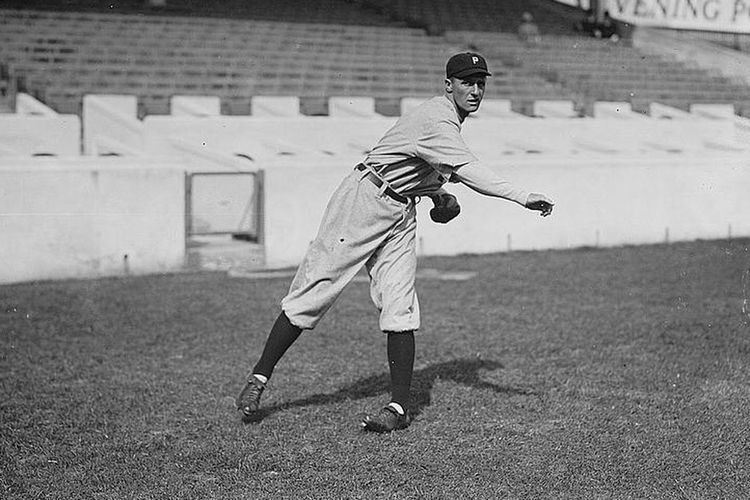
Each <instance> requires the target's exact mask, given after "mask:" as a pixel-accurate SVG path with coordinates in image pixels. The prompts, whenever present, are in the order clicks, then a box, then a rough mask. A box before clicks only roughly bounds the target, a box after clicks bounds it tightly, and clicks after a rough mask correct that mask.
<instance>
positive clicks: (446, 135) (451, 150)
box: [416, 120, 478, 178]
mask: <svg viewBox="0 0 750 500" xmlns="http://www.w3.org/2000/svg"><path fill="white" fill-rule="evenodd" d="M416 153H417V156H419V157H420V158H422V159H423V160H424V161H426V162H427V163H428V164H429V165H430V166H431V167H433V168H434V169H435V170H437V171H438V172H439V173H440V174H442V175H444V176H445V177H446V178H450V177H451V175H452V174H453V172H454V171H455V169H456V168H458V167H461V166H462V165H466V164H467V163H471V162H476V161H478V159H477V157H476V156H474V154H473V153H472V152H471V150H469V147H468V146H467V145H466V143H465V142H464V139H463V137H461V131H460V129H459V127H458V125H457V124H455V123H451V122H450V121H447V120H439V121H437V122H435V123H429V124H426V127H425V129H424V130H423V133H422V134H421V135H420V137H419V138H418V139H417V141H416Z"/></svg>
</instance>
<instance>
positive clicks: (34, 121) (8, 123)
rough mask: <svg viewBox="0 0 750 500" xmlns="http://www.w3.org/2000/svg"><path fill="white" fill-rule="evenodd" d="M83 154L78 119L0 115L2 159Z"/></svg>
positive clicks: (58, 116) (72, 117)
mask: <svg viewBox="0 0 750 500" xmlns="http://www.w3.org/2000/svg"><path fill="white" fill-rule="evenodd" d="M79 154H81V120H80V119H79V118H78V117H77V116H75V115H57V116H41V115H24V114H0V158H2V157H7V156H33V155H55V156H74V155H79Z"/></svg>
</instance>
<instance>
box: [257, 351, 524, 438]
mask: <svg viewBox="0 0 750 500" xmlns="http://www.w3.org/2000/svg"><path fill="white" fill-rule="evenodd" d="M502 367H503V366H502V365H501V364H500V363H498V362H497V361H488V360H483V359H478V358H474V359H455V360H451V361H445V362H442V363H437V364H434V365H430V366H427V367H425V368H421V369H418V370H415V371H414V376H413V378H412V390H411V395H412V407H411V411H412V415H413V416H415V417H416V416H417V415H419V414H420V413H421V412H422V410H423V409H424V408H425V407H426V406H429V405H430V403H431V402H432V396H431V393H432V390H433V388H434V386H435V382H436V381H438V380H445V381H452V382H455V383H457V384H461V385H464V386H467V387H469V388H473V389H483V390H490V391H492V392H494V393H498V394H506V395H522V396H532V395H536V393H535V392H534V391H532V390H529V389H523V388H517V387H505V386H499V385H495V384H492V383H490V382H485V381H484V380H482V379H481V378H480V371H491V370H497V369H500V368H502ZM389 391H390V375H389V374H388V373H383V374H379V375H372V376H370V377H366V378H363V379H361V380H358V381H357V382H354V383H353V384H351V385H348V386H346V387H343V388H341V389H339V390H338V391H336V392H333V393H327V394H312V395H310V396H307V397H305V398H302V399H297V400H294V401H287V402H282V403H277V404H275V405H271V406H268V407H262V408H261V409H260V410H259V411H258V412H257V413H256V414H255V415H254V416H253V417H250V418H248V419H246V420H245V422H246V423H250V422H258V421H260V420H262V419H263V418H265V417H267V416H268V415H271V414H273V413H276V412H279V411H284V410H288V409H290V408H299V407H304V406H317V405H326V404H331V403H339V402H342V401H347V400H352V399H353V400H357V399H365V398H370V397H374V396H378V395H381V394H388V393H389Z"/></svg>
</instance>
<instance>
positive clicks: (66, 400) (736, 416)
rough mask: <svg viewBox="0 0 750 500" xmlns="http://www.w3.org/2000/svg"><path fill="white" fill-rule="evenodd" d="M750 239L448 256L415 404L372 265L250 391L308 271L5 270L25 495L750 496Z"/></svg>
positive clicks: (427, 326)
mask: <svg viewBox="0 0 750 500" xmlns="http://www.w3.org/2000/svg"><path fill="white" fill-rule="evenodd" d="M749 245H750V241H748V240H734V241H731V242H727V241H716V242H694V243H679V244H673V245H668V246H667V245H657V246H644V247H624V248H615V249H598V250H597V249H589V250H575V251H545V252H529V253H523V252H517V253H509V254H499V255H484V256H462V257H456V258H429V259H423V260H422V261H421V262H420V266H421V267H422V268H434V269H440V270H451V271H455V270H462V271H476V272H478V275H477V276H476V277H475V278H474V279H471V280H468V281H440V280H437V279H423V280H421V281H419V282H418V287H419V288H418V289H419V293H420V300H421V304H422V309H423V327H422V329H421V331H420V336H419V338H418V341H417V366H416V371H415V382H414V387H413V396H414V399H415V405H414V406H415V408H414V409H415V411H416V414H417V417H416V420H415V421H414V423H413V424H412V426H411V427H410V428H408V429H406V430H404V431H401V432H398V433H394V434H390V435H370V434H363V433H362V432H361V431H360V430H359V429H358V426H357V424H358V417H359V416H360V415H361V413H362V412H363V411H366V410H370V409H375V408H378V407H379V406H381V405H382V404H384V403H386V402H387V384H388V376H387V365H386V362H385V339H384V337H383V335H382V334H380V333H379V332H378V330H377V314H376V313H375V310H374V308H373V306H372V305H371V303H370V301H369V294H368V287H367V285H366V284H364V283H361V282H355V283H352V284H351V285H350V286H349V287H348V288H347V289H346V290H345V292H344V294H343V295H342V297H341V298H340V300H339V301H338V302H337V303H336V305H335V306H334V308H333V309H332V310H331V311H330V312H329V314H328V316H326V318H325V319H324V320H323V321H322V323H321V324H320V325H319V327H318V328H317V329H316V330H315V331H313V332H308V333H305V334H303V336H302V337H301V338H300V340H299V341H298V342H297V344H295V345H294V346H293V348H292V349H291V350H290V352H289V353H288V355H287V357H286V358H284V359H283V360H282V362H281V364H280V365H279V367H278V368H277V371H276V374H275V375H274V378H273V380H272V381H271V383H270V385H269V391H268V392H267V393H266V396H267V397H266V399H265V400H264V402H265V407H266V410H265V412H264V414H263V416H264V418H263V419H262V420H261V421H259V422H256V423H250V424H243V423H242V422H241V421H240V419H239V417H238V415H237V413H236V410H235V409H234V407H233V401H234V397H235V396H236V393H237V392H238V391H239V389H240V388H241V386H242V380H243V377H244V375H245V372H246V370H247V369H248V367H249V364H250V362H251V361H254V360H255V358H256V357H257V355H258V354H259V349H260V348H261V347H262V342H263V340H264V339H265V337H266V334H267V331H268V329H269V328H270V326H271V324H272V322H273V320H274V319H275V317H276V315H277V313H278V306H277V304H278V301H279V300H280V298H281V297H282V296H283V295H284V293H285V291H286V288H287V286H288V284H289V281H290V280H289V278H276V279H240V278H231V277H228V276H227V275H225V274H221V273H195V274H175V275H165V276H151V277H133V278H122V279H101V280H94V281H67V282H51V283H32V284H19V285H7V286H2V287H0V329H1V333H0V377H1V378H0V387H1V388H2V401H1V402H0V417H1V420H0V444H2V448H1V450H2V451H1V453H2V455H0V497H2V498H13V499H15V498H19V499H20V498H23V499H26V498H221V499H223V498H250V499H262V498H368V499H370V498H438V499H457V498H481V499H485V498H486V499H490V498H687V499H708V498H737V499H739V498H750V458H748V454H749V453H750V326H748V323H749V322H750V320H749V319H748V318H747V317H746V316H745V314H744V313H743V312H742V305H743V300H744V298H745V296H744V293H745V292H744V291H743V275H744V273H745V271H746V270H747V269H749V268H750V250H749V249H748V247H749Z"/></svg>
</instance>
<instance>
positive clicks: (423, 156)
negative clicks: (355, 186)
mask: <svg viewBox="0 0 750 500" xmlns="http://www.w3.org/2000/svg"><path fill="white" fill-rule="evenodd" d="M476 161H478V160H477V157H476V156H474V154H473V153H472V152H471V151H470V150H469V148H468V146H467V145H466V143H465V142H464V140H463V137H461V121H460V119H459V117H458V113H457V112H456V108H455V106H454V105H453V103H452V102H451V101H450V100H449V99H448V98H447V97H446V96H439V97H433V98H432V99H429V100H427V101H426V102H424V103H422V104H420V105H419V106H417V107H416V108H414V109H412V110H410V111H409V112H407V113H406V114H404V115H403V116H402V117H401V118H400V119H399V120H398V121H397V122H396V123H395V125H393V127H391V128H390V130H388V132H386V133H385V135H384V136H383V138H382V139H380V141H379V142H378V143H377V145H375V147H374V148H373V149H372V151H370V153H369V154H368V155H367V157H366V158H365V160H364V162H363V163H364V164H365V165H367V166H369V167H370V168H372V169H373V170H375V171H376V172H377V173H378V175H380V176H381V177H382V178H383V179H384V180H385V181H386V182H388V184H390V186H391V187H392V188H393V189H394V190H395V191H396V192H397V193H399V194H402V195H404V196H424V195H428V194H430V193H434V192H435V191H437V190H438V189H439V188H440V187H441V186H442V185H443V184H445V183H446V182H448V181H449V180H450V177H451V175H452V174H453V173H454V171H455V170H456V169H457V168H459V167H461V166H463V165H466V164H467V163H471V162H476Z"/></svg>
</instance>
